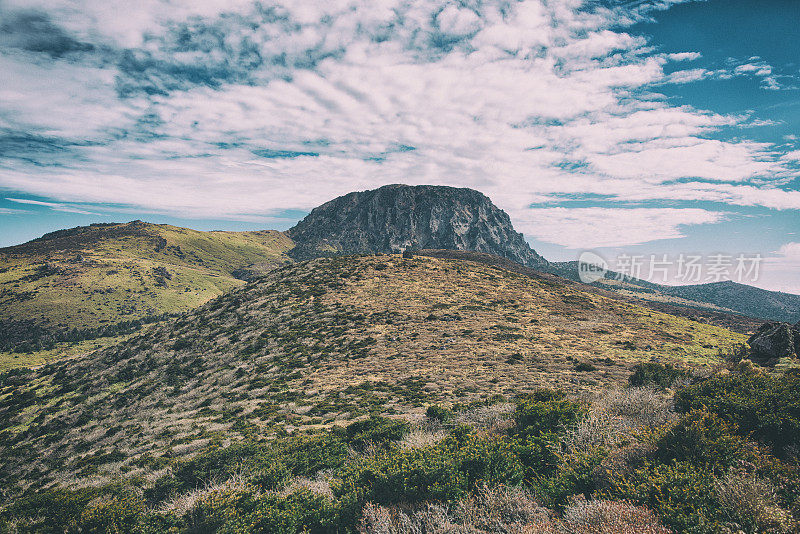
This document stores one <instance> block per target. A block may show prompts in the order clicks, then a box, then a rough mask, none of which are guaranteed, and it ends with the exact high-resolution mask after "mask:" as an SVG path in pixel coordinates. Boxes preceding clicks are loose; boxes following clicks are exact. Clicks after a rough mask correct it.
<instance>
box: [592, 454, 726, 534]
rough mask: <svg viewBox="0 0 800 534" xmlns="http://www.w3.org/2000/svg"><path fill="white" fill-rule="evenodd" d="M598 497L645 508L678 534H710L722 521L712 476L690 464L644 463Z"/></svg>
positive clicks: (619, 478) (705, 470) (613, 482)
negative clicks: (621, 500)
mask: <svg viewBox="0 0 800 534" xmlns="http://www.w3.org/2000/svg"><path fill="white" fill-rule="evenodd" d="M601 495H602V496H603V497H604V498H605V497H607V498H611V499H625V500H628V501H631V502H634V503H636V504H639V505H643V506H646V507H648V508H650V509H651V510H653V511H654V512H655V513H656V514H657V515H658V516H659V517H660V518H661V520H662V521H663V522H664V523H665V524H666V525H667V526H669V527H671V528H673V529H675V530H676V531H677V532H688V533H693V534H711V533H712V532H715V528H714V527H715V523H717V522H718V521H719V520H720V519H721V516H720V513H719V502H718V500H717V497H716V492H715V491H714V476H713V473H712V472H711V471H710V470H708V469H704V468H703V467H701V466H696V465H693V464H691V463H689V462H674V463H672V464H658V463H646V465H645V466H644V467H642V468H640V469H636V470H635V471H634V472H633V473H631V474H629V475H627V476H620V477H617V479H616V480H613V481H612V488H611V489H610V490H606V491H604V492H602V493H601Z"/></svg>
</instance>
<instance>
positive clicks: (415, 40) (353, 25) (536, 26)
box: [0, 0, 800, 248]
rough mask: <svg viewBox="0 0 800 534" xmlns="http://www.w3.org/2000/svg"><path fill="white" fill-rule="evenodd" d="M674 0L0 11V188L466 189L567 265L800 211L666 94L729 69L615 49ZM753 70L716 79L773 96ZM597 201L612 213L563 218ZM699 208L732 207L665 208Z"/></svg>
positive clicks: (87, 191)
mask: <svg viewBox="0 0 800 534" xmlns="http://www.w3.org/2000/svg"><path fill="white" fill-rule="evenodd" d="M676 3H680V2H678V1H676V0H673V1H666V0H664V1H660V2H647V1H645V2H635V3H633V4H631V3H630V2H619V3H616V2H590V1H581V0H549V1H547V2H545V1H544V0H527V1H520V2H516V1H515V2H510V1H507V0H485V1H480V0H462V1H458V2H451V1H446V0H418V1H413V2H410V1H405V0H381V1H375V0H369V1H367V0H333V1H329V2H324V3H321V2H317V1H312V0H293V1H292V2H285V3H272V2H262V3H252V2H247V1H233V2H231V1H227V2H213V1H205V2H188V1H172V2H167V1H161V0H146V1H143V2H137V3H134V4H131V3H129V2H126V3H122V2H118V1H103V2H100V1H99V0H48V1H47V2H44V1H42V0H25V2H21V1H19V0H17V1H6V2H3V3H0V19H2V20H3V21H4V22H3V23H2V24H0V69H2V71H3V72H4V73H7V82H6V83H4V84H3V86H2V87H0V187H4V188H6V189H9V190H14V191H22V192H26V193H29V194H34V195H41V196H42V197H46V198H49V199H53V200H55V201H56V202H80V203H104V204H115V205H122V206H128V207H136V208H141V209H145V210H152V211H154V212H160V213H168V214H175V215H180V216H187V217H213V218H231V219H248V218H249V219H253V220H259V219H261V218H263V217H265V216H270V215H274V214H276V213H279V212H281V211H283V210H287V209H298V210H308V209H310V208H312V207H314V206H316V205H318V204H320V203H321V202H324V201H326V200H329V199H330V198H332V197H334V196H336V195H340V194H343V193H346V192H349V191H351V190H359V189H367V188H372V187H376V186H380V185H383V184H386V183H409V184H423V183H425V184H445V185H457V186H464V187H473V188H476V189H479V190H481V191H482V192H484V193H486V194H488V195H489V196H490V197H491V198H492V199H493V200H494V201H495V202H496V203H497V204H498V205H500V207H502V208H504V209H505V210H506V211H508V212H509V213H510V215H511V216H512V219H513V220H514V221H515V224H516V225H517V226H518V228H519V229H520V230H521V231H523V232H524V233H525V234H526V235H528V236H531V237H534V238H537V239H541V240H543V241H547V242H552V243H556V244H559V245H563V246H566V247H572V248H579V247H584V248H585V247H598V246H622V245H626V244H627V245H630V244H636V243H644V242H647V241H651V240H654V239H667V238H677V237H680V236H682V235H683V228H684V227H685V226H686V225H696V224H709V223H715V222H719V221H721V220H723V219H724V217H725V216H724V210H725V209H727V208H728V207H730V206H758V207H764V208H770V209H775V210H795V209H800V192H797V191H792V190H789V189H787V188H786V187H785V186H786V184H787V183H789V182H790V181H791V180H793V179H795V178H796V177H797V175H798V170H797V158H793V157H791V156H789V155H783V154H782V153H781V150H780V148H779V147H776V146H772V145H770V144H766V143H759V142H755V141H752V140H748V139H746V138H742V137H736V138H730V139H725V138H724V137H723V136H720V135H719V132H720V131H721V130H722V129H724V128H730V127H735V126H746V125H748V123H749V121H750V118H749V117H747V116H731V115H721V114H717V113H713V112H710V111H705V110H701V109H695V108H691V107H687V106H675V105H673V104H671V103H670V101H669V100H668V99H666V98H665V97H663V96H662V95H661V94H659V92H658V91H659V87H663V86H664V85H665V84H676V83H691V82H692V81H695V80H698V79H702V78H704V77H707V76H711V75H716V76H719V75H721V74H719V73H717V74H713V73H709V72H708V71H704V70H703V69H691V68H688V67H690V66H691V64H690V63H687V62H691V61H694V60H696V59H697V58H698V57H700V55H699V54H698V53H697V52H695V51H686V52H685V53H680V54H660V53H658V52H657V51H655V50H653V49H652V48H651V47H650V45H649V43H648V42H647V40H646V39H644V38H642V37H639V36H635V35H631V34H629V33H627V32H626V28H627V27H628V26H630V25H631V24H633V23H635V22H637V21H640V20H642V19H643V18H645V17H648V16H649V15H650V14H651V13H652V12H653V11H654V10H658V9H666V8H668V7H669V6H670V5H672V4H676ZM123 12H124V13H125V15H124V16H123V15H121V13H123ZM751 59H752V61H750V62H748V63H746V64H741V65H732V66H730V68H728V69H727V70H726V72H725V75H726V76H727V75H729V76H755V77H758V78H759V79H762V80H764V83H765V84H768V83H770V82H769V80H770V79H771V78H770V77H771V76H773V72H772V70H771V67H769V65H767V64H765V63H763V62H762V61H760V60H759V59H758V58H751ZM681 65H683V67H681ZM679 67H680V69H682V70H680V69H679V70H675V68H679ZM668 70H671V71H672V72H671V73H670V74H667V71H668ZM586 198H601V199H602V202H603V206H602V207H589V208H569V209H568V208H566V207H563V206H561V205H560V203H562V202H563V201H564V200H565V199H570V200H576V199H577V200H580V199H586ZM698 201H704V202H711V203H718V204H720V208H719V210H716V211H712V210H711V209H710V208H708V207H702V208H701V207H697V206H691V207H675V205H678V204H680V203H697V202H698ZM653 204H656V205H658V207H655V208H654V207H652V205H653ZM664 204H668V205H670V206H669V207H664V206H663V205H664ZM598 228H602V230H601V231H598Z"/></svg>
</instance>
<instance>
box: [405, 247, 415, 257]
mask: <svg viewBox="0 0 800 534" xmlns="http://www.w3.org/2000/svg"><path fill="white" fill-rule="evenodd" d="M403 257H404V258H405V259H407V260H410V259H412V258H413V257H414V253H413V252H412V251H411V249H410V248H407V249H405V250H404V251H403Z"/></svg>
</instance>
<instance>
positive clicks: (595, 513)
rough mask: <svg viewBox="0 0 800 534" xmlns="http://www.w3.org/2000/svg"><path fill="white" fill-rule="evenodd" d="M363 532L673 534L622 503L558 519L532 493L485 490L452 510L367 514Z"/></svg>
mask: <svg viewBox="0 0 800 534" xmlns="http://www.w3.org/2000/svg"><path fill="white" fill-rule="evenodd" d="M362 513H363V515H362V521H361V524H360V528H359V532H361V533H363V534H462V533H463V534H489V533H498V534H500V533H503V534H534V533H536V534H551V533H552V534H670V533H671V532H672V531H670V530H669V529H667V528H666V527H664V526H662V525H661V524H660V522H659V520H658V519H657V518H656V517H655V515H653V513H652V512H650V511H649V510H648V509H646V508H642V507H640V506H634V505H632V504H629V503H626V502H621V501H603V500H592V501H586V500H585V499H582V500H576V501H575V502H573V503H572V504H571V505H570V506H568V507H567V508H566V509H565V510H564V514H563V517H561V518H559V517H556V516H554V515H553V513H552V512H550V511H549V510H547V509H546V508H543V507H542V506H540V505H539V504H538V503H537V502H536V500H535V499H534V497H533V496H532V495H531V494H530V493H529V492H527V491H525V490H522V489H519V488H511V487H507V486H500V487H497V488H488V487H483V488H480V489H479V490H478V491H477V492H476V494H475V495H474V496H471V497H468V498H466V499H463V500H461V501H459V502H457V503H455V504H453V505H452V506H450V507H448V506H444V505H441V504H437V503H426V504H423V505H419V506H417V507H397V506H395V507H385V506H378V505H375V504H372V503H369V504H367V505H366V506H365V507H364V509H363V510H362Z"/></svg>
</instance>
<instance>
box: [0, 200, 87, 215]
mask: <svg viewBox="0 0 800 534" xmlns="http://www.w3.org/2000/svg"><path fill="white" fill-rule="evenodd" d="M6 200H8V201H10V202H16V203H18V204H30V205H33V206H44V207H47V208H50V209H51V210H53V211H63V212H66V213H80V214H83V215H97V213H95V212H92V211H86V210H83V209H81V208H78V207H76V206H70V205H68V204H62V203H58V202H43V201H41V200H30V199H25V198H9V197H6ZM11 211H18V210H11Z"/></svg>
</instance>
